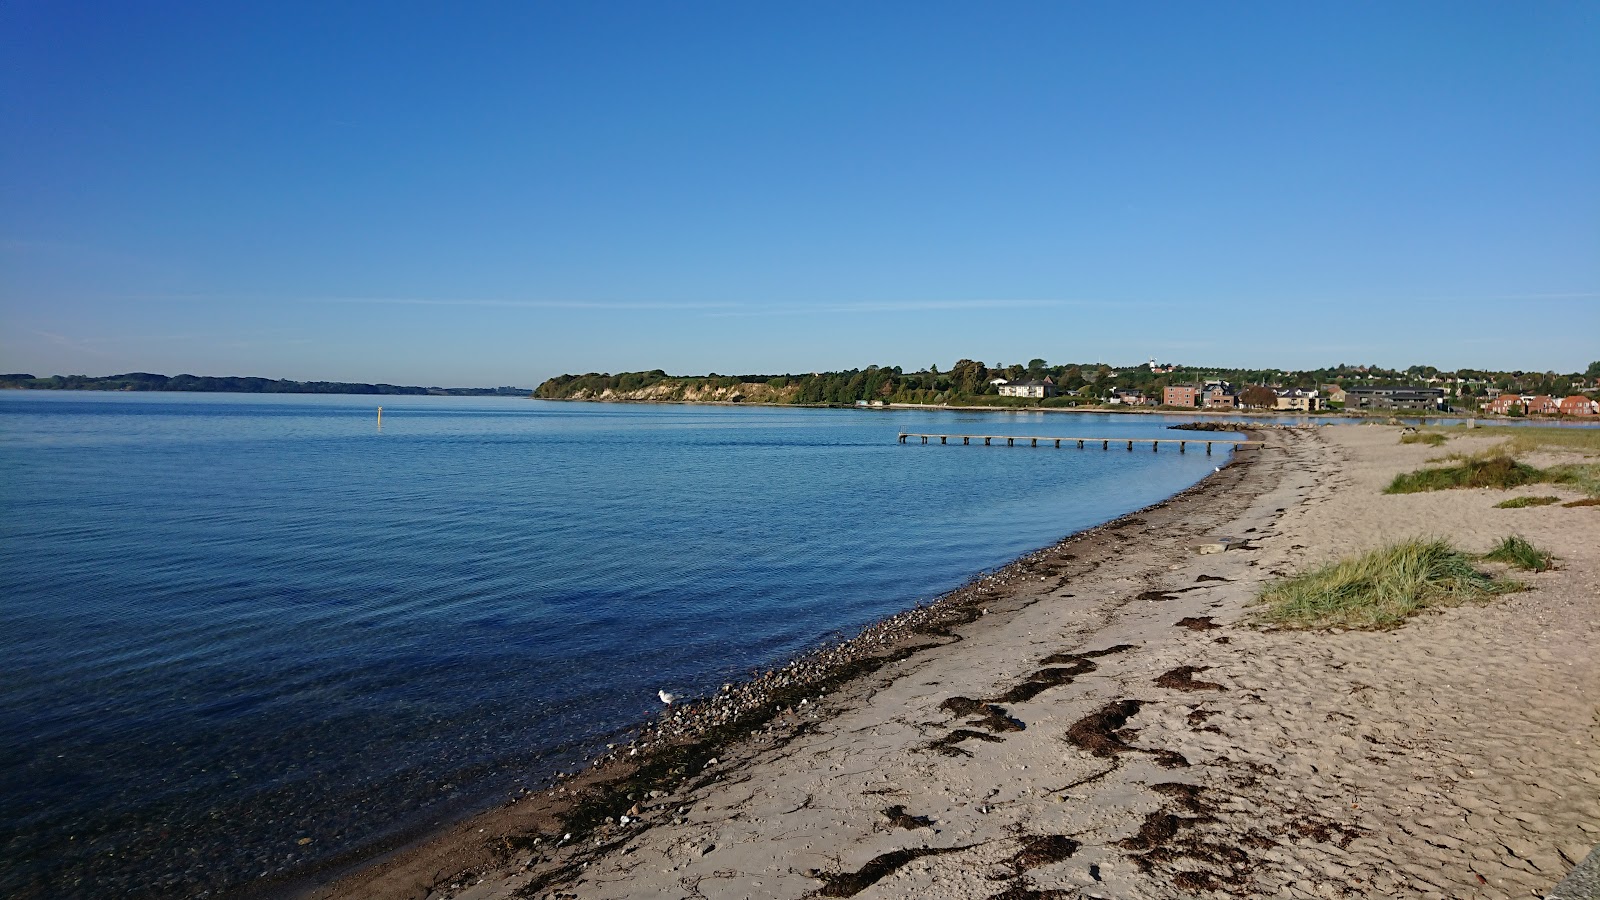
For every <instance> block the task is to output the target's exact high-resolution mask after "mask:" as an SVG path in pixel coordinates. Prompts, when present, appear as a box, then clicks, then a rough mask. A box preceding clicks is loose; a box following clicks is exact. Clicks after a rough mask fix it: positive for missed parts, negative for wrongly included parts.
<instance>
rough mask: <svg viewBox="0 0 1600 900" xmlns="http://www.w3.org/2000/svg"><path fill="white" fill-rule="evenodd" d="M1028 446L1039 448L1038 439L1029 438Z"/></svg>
mask: <svg viewBox="0 0 1600 900" xmlns="http://www.w3.org/2000/svg"><path fill="white" fill-rule="evenodd" d="M1028 446H1029V447H1037V446H1039V439H1038V438H1029V439H1028Z"/></svg>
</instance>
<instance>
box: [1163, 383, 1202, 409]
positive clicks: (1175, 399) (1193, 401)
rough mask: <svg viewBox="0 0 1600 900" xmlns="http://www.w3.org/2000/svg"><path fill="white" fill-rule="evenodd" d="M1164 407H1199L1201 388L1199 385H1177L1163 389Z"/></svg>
mask: <svg viewBox="0 0 1600 900" xmlns="http://www.w3.org/2000/svg"><path fill="white" fill-rule="evenodd" d="M1161 405H1162V406H1190V407H1193V406H1199V405H1200V386H1199V385H1197V384H1177V385H1173V386H1172V387H1166V388H1162V389H1161Z"/></svg>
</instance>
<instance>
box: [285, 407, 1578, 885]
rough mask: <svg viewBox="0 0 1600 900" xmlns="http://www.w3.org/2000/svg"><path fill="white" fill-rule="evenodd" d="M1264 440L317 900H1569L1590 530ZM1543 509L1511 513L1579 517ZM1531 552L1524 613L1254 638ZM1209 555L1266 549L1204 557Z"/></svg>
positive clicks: (1363, 451)
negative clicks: (1548, 567) (1396, 480)
mask: <svg viewBox="0 0 1600 900" xmlns="http://www.w3.org/2000/svg"><path fill="white" fill-rule="evenodd" d="M1261 434H1262V435H1263V436H1265V437H1266V439H1267V442H1268V443H1267V446H1266V447H1265V448H1264V449H1263V450H1260V451H1245V452H1243V453H1241V454H1239V462H1238V463H1236V464H1235V465H1231V466H1228V467H1226V468H1224V469H1223V470H1222V471H1221V472H1219V473H1216V474H1214V475H1213V476H1212V477H1210V478H1208V479H1207V480H1206V481H1205V482H1203V483H1202V484H1201V485H1199V486H1197V487H1195V488H1193V489H1191V490H1190V491H1187V492H1185V493H1183V494H1180V495H1178V496H1177V497H1175V498H1173V499H1171V500H1169V501H1167V502H1165V503H1163V504H1159V505H1157V506H1155V507H1152V508H1150V509H1147V510H1141V511H1140V512H1138V513H1134V514H1132V515H1129V516H1126V517H1124V518H1122V519H1119V520H1118V521H1116V522H1113V523H1110V524H1108V525H1106V526H1102V527H1100V528H1097V529H1092V530H1090V531H1088V532H1084V533H1082V534H1079V535H1076V536H1074V537H1072V538H1069V539H1067V540H1065V541H1063V542H1061V543H1060V544H1057V545H1055V546H1053V547H1050V548H1047V549H1045V550H1041V551H1038V552H1036V553H1033V554H1030V555H1029V556H1027V557H1025V558H1023V559H1021V560H1018V561H1017V562H1015V563H1013V564H1012V565H1010V566H1008V567H1007V568H1006V569H1004V570H1001V571H1000V572H997V573H995V574H993V575H992V576H989V577H986V578H984V579H981V580H979V581H976V582H974V583H972V584H970V585H968V586H966V587H965V588H963V589H961V590H959V591H956V592H954V593H953V594H952V595H950V596H948V597H946V598H943V599H941V600H940V601H939V602H938V603H936V604H933V605H931V606H929V607H926V608H922V609H919V610H916V611H913V612H911V613H907V614H903V615H901V616H897V617H893V618H891V619H889V620H886V621H885V622H883V623H880V624H879V625H877V626H874V627H873V628H871V629H868V631H867V632H865V633H864V634H863V635H862V636H861V637H860V638H858V639H857V640H856V641H853V642H851V643H850V644H849V645H846V646H842V647H830V648H824V649H823V650H821V651H819V652H818V653H817V654H814V655H813V656H811V657H809V658H807V659H804V660H800V661H797V662H796V663H795V664H794V665H792V666H790V667H788V668H786V669H783V670H779V671H776V672H773V673H769V674H768V675H766V676H764V677H763V678H762V679H759V680H758V681H757V682H756V683H753V684H747V685H737V686H731V688H730V690H728V691H727V692H725V694H724V695H723V696H722V697H721V698H718V699H715V700H711V701H703V702H701V703H699V704H697V705H694V706H692V707H690V708H687V709H678V710H676V712H675V713H674V715H673V716H666V717H663V720H662V721H661V723H659V725H658V727H657V728H656V729H654V730H652V731H651V732H650V733H648V734H645V735H642V736H641V738H640V741H639V742H637V743H636V744H635V745H633V746H622V747H618V748H616V752H615V754H614V755H613V758H612V759H611V760H610V761H609V762H606V763H604V764H602V765H600V766H599V767H597V768H596V769H594V770H591V771H589V772H586V773H584V774H582V775H580V776H578V777H577V778H574V779H572V780H570V781H567V782H565V783H564V784H563V785H562V786H561V787H559V788H556V789H553V790H552V791H549V792H545V793H544V794H540V795H534V796H530V797H528V798H523V799H521V800H519V801H518V802H516V803H512V804H510V805H508V806H505V807H503V808H501V809H498V810H494V811H492V812H490V813H487V814H485V815H484V816H481V817H478V818H476V819H474V820H471V821H469V822H466V823H463V824H462V825H460V826H458V827H456V828H455V829H453V830H451V831H449V832H447V833H445V834H443V835H440V836H438V837H436V838H434V839H433V840H431V841H428V842H425V843H422V844H419V845H417V846H413V847H410V848H407V849H405V850H402V851H400V852H398V853H396V854H394V855H393V856H391V857H390V858H388V859H386V860H383V861H381V862H380V863H379V864H377V865H375V866H372V867H369V868H367V869H365V870H362V871H360V872H358V873H356V874H354V875H352V876H349V877H346V878H344V879H342V880H341V881H339V882H337V883H335V884H332V885H328V886H324V887H323V888H320V889H318V890H316V891H314V892H312V893H310V894H308V895H307V896H311V897H316V898H319V900H323V898H354V897H362V898H389V897H393V898H401V897H404V898H424V897H441V896H443V897H462V898H500V897H516V896H527V897H546V896H554V897H582V898H590V897H594V898H611V897H699V898H707V900H710V898H734V897H803V896H835V897H842V896H860V897H864V898H866V897H936V898H937V897H949V898H968V897H973V898H990V897H997V898H998V897H1005V898H1022V897H1063V898H1064V897H1077V896H1088V897H1106V898H1112V897H1115V898H1128V897H1152V898H1161V897H1191V896H1222V895H1234V896H1262V897H1266V896H1293V897H1302V896H1303V897H1322V896H1425V897H1426V896H1437V897H1447V896H1448V897H1478V896H1481V897H1502V896H1516V897H1528V896H1537V895H1539V894H1540V893H1541V892H1543V891H1546V890H1548V889H1549V888H1550V887H1551V886H1553V885H1554V884H1555V882H1556V881H1557V880H1559V878H1560V877H1561V876H1562V874H1564V872H1565V871H1566V869H1567V868H1569V867H1570V865H1571V863H1572V862H1574V861H1576V860H1578V859H1581V858H1582V856H1583V855H1584V854H1585V853H1587V851H1588V849H1589V847H1590V846H1591V845H1593V844H1594V843H1595V842H1596V840H1597V839H1600V751H1597V749H1596V748H1597V747H1600V741H1597V740H1596V739H1597V737H1600V667H1597V665H1596V663H1597V660H1596V658H1595V656H1596V652H1595V650H1594V649H1593V648H1594V647H1596V646H1597V645H1600V626H1597V625H1596V615H1595V613H1596V612H1597V611H1600V610H1597V609H1596V607H1597V606H1600V508H1597V507H1582V508H1563V507H1559V506H1554V507H1535V508H1527V509H1518V510H1499V509H1493V508H1492V507H1493V504H1494V503H1495V502H1497V501H1498V500H1499V499H1502V498H1503V497H1504V496H1506V494H1503V493H1501V492H1495V491H1450V492H1443V493H1436V494H1420V495H1406V496H1395V497H1388V496H1384V495H1382V494H1381V493H1379V491H1380V489H1381V486H1382V484H1383V483H1385V482H1386V481H1387V479H1388V478H1389V477H1390V476H1392V474H1393V473H1394V472H1397V471H1403V470H1409V469H1412V468H1415V467H1417V466H1419V465H1421V464H1422V462H1423V461H1424V460H1425V459H1426V458H1428V457H1429V456H1434V455H1438V452H1439V451H1437V450H1435V449H1433V448H1428V447H1425V446H1420V445H1409V446H1403V445H1400V444H1398V429H1395V428H1391V427H1383V426H1365V425H1348V426H1337V427H1331V428H1305V429H1263V430H1262V432H1261ZM1473 443H1474V439H1471V438H1462V439H1457V440H1454V441H1452V442H1451V446H1450V447H1449V448H1448V449H1463V450H1469V451H1470V450H1471V449H1474V447H1473V446H1472V444H1473ZM1484 443H1487V442H1486V441H1485V442H1484ZM1538 487H1539V490H1537V491H1535V490H1521V491H1517V492H1512V493H1557V494H1561V493H1564V492H1563V491H1562V490H1560V489H1551V487H1550V486H1548V485H1542V486H1538ZM1574 496H1576V495H1574ZM1511 531H1517V532H1520V533H1522V534H1524V535H1525V536H1527V537H1528V538H1529V539H1530V540H1532V541H1533V542H1534V543H1535V544H1538V545H1540V546H1542V547H1545V548H1546V549H1549V550H1552V551H1554V552H1555V553H1556V554H1557V555H1558V556H1559V557H1561V563H1560V568H1558V569H1557V570H1556V571H1553V572H1547V573H1540V574H1533V575H1529V574H1522V573H1519V574H1518V575H1517V577H1518V578H1519V579H1520V580H1522V581H1524V582H1525V583H1527V584H1528V585H1530V587H1531V588H1532V589H1531V590H1529V591H1527V592H1524V593H1520V594H1514V595H1510V596H1507V597H1503V598H1500V599H1498V600H1496V601H1495V602H1494V603H1492V604H1488V605H1483V606H1472V607H1465V608H1460V609H1453V610H1448V611H1444V612H1440V613H1434V614H1428V615H1425V616H1423V617H1421V618H1420V619H1417V620H1414V621H1413V622H1411V623H1409V624H1408V625H1406V626H1405V627H1404V628H1402V629H1399V630H1397V631H1393V632H1384V633H1356V632H1348V633H1332V634H1330V633H1300V632H1288V631H1263V630H1258V629H1253V628H1249V627H1246V626H1245V625H1244V624H1242V621H1241V620H1243V619H1244V618H1245V616H1246V615H1247V607H1248V604H1249V602H1250V600H1251V599H1252V598H1253V597H1254V595H1255V593H1256V591H1257V590H1258V589H1259V587H1260V585H1261V584H1262V583H1264V582H1265V581H1266V580H1268V579H1270V578H1273V577H1276V576H1277V575H1279V574H1281V573H1285V572H1293V571H1298V570H1300V569H1303V568H1306V567H1308V566H1310V565H1313V564H1315V563H1318V562H1322V561H1326V560H1329V559H1333V558H1337V557H1338V556H1341V555H1344V554H1347V553H1350V552H1354V551H1358V550H1361V549H1365V548H1368V547H1371V546H1375V545H1377V544H1379V543H1383V542H1385V541H1388V540H1393V539H1396V538H1401V537H1407V536H1411V535H1415V534H1430V535H1433V534H1437V535H1443V536H1446V537H1450V538H1452V539H1454V540H1456V542H1457V543H1458V544H1460V545H1462V546H1464V547H1466V548H1467V549H1471V550H1478V551H1481V550H1485V549H1487V548H1488V547H1489V546H1490V545H1491V544H1493V543H1494V542H1495V541H1497V540H1498V539H1499V538H1500V537H1502V536H1504V535H1505V534H1507V533H1509V532H1511ZM1218 535H1230V536H1234V537H1238V538H1242V539H1245V543H1244V544H1243V545H1242V546H1241V547H1239V548H1237V549H1233V550H1230V551H1227V552H1224V553H1218V554H1209V555H1199V554H1197V553H1196V552H1195V550H1194V546H1195V545H1196V544H1198V543H1201V542H1202V541H1204V540H1206V539H1208V538H1211V537H1215V536H1218ZM641 761H645V762H644V765H643V767H642V768H640V764H641ZM575 798H576V799H575ZM563 816H565V817H566V818H565V821H564V820H563ZM623 817H626V821H624V820H623ZM568 835H570V837H568Z"/></svg>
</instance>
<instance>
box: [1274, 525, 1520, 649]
mask: <svg viewBox="0 0 1600 900" xmlns="http://www.w3.org/2000/svg"><path fill="white" fill-rule="evenodd" d="M1473 562H1474V561H1473V558H1472V557H1471V556H1469V555H1468V554H1466V553H1463V552H1461V551H1460V550H1457V549H1456V548H1455V547H1454V546H1452V545H1451V544H1450V542H1449V541H1445V540H1440V539H1436V538H1435V539H1422V538H1414V539H1411V540H1407V541H1400V542H1398V543H1394V544H1389V545H1388V546H1385V547H1380V548H1378V549H1376V550H1371V551H1368V552H1367V553H1363V554H1362V555H1360V556H1353V557H1348V558H1345V559H1342V560H1339V561H1338V562H1333V563H1329V564H1327V565H1325V566H1322V567H1321V568H1318V569H1313V570H1312V571H1310V572H1306V573H1304V574H1301V575H1295V576H1293V577H1290V578H1285V579H1281V580H1279V581H1275V582H1273V583H1271V584H1269V585H1267V586H1266V587H1265V588H1263V589H1262V591H1261V594H1260V596H1259V597H1258V602H1259V603H1260V605H1261V608H1260V609H1259V610H1257V612H1256V614H1255V618H1256V620H1257V621H1260V622H1264V623H1269V624H1273V625H1280V626H1284V627H1288V628H1361V629H1384V628H1395V627H1398V626H1399V625H1400V624H1401V623H1402V622H1404V621H1405V620H1406V619H1407V618H1409V617H1410V616H1412V615H1415V614H1416V613H1417V612H1419V611H1421V610H1424V609H1430V608H1434V607H1444V606H1457V605H1459V604H1462V603H1469V602H1473V601H1477V600H1484V599H1487V598H1489V597H1492V596H1494V595H1496V594H1503V593H1507V592H1509V591H1514V590H1518V589H1519V587H1520V586H1519V585H1517V584H1516V583H1515V582H1512V581H1508V580H1505V579H1499V578H1495V577H1494V576H1492V575H1488V574H1485V573H1483V572H1480V571H1478V569H1477V568H1476V567H1475V566H1474V565H1473Z"/></svg>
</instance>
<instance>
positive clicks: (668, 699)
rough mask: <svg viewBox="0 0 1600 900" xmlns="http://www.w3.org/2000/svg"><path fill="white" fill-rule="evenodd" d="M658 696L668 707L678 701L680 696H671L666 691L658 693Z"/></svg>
mask: <svg viewBox="0 0 1600 900" xmlns="http://www.w3.org/2000/svg"><path fill="white" fill-rule="evenodd" d="M656 696H657V697H660V698H661V702H662V703H665V704H666V705H668V706H671V705H672V701H674V700H676V699H678V695H677V694H669V693H667V692H666V691H656Z"/></svg>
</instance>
